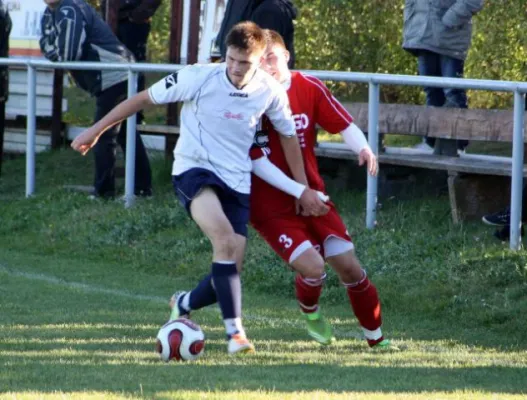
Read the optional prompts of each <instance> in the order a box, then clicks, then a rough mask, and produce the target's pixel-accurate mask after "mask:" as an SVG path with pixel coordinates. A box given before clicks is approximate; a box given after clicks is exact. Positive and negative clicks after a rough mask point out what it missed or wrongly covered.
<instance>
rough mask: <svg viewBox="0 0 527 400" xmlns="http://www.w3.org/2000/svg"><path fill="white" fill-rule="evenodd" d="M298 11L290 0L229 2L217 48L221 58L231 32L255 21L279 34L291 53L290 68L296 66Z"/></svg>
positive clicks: (230, 0) (237, 0)
mask: <svg viewBox="0 0 527 400" xmlns="http://www.w3.org/2000/svg"><path fill="white" fill-rule="evenodd" d="M296 16H297V10H296V8H295V6H294V5H293V3H292V2H291V1H290V0H229V2H228V3H227V8H226V10H225V15H224V17H223V21H222V24H221V28H220V31H219V33H218V37H217V38H216V46H218V47H219V49H220V53H221V57H222V58H223V59H224V58H225V52H226V50H227V49H226V46H225V37H226V36H227V33H228V32H229V30H230V29H231V28H232V27H233V26H234V25H236V24H237V23H238V22H241V21H253V22H254V23H256V24H258V25H259V26H260V27H261V28H263V29H271V30H273V31H276V32H278V33H279V34H280V35H281V36H282V38H283V39H284V42H285V45H286V47H287V51H289V54H290V59H289V68H294V65H295V48H294V34H295V27H294V25H293V20H294V19H296Z"/></svg>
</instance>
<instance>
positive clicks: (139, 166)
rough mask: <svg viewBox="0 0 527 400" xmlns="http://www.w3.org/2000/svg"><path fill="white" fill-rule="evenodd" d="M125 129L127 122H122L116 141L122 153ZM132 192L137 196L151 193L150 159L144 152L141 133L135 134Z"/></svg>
mask: <svg viewBox="0 0 527 400" xmlns="http://www.w3.org/2000/svg"><path fill="white" fill-rule="evenodd" d="M126 129H127V124H126V123H122V124H121V127H120V129H119V132H118V134H117V142H118V143H119V145H120V146H121V149H122V150H123V153H125V154H126ZM134 182H135V184H134V193H135V194H136V195H138V196H151V195H152V170H151V168H150V160H149V159H148V153H147V152H146V148H145V145H144V143H143V139H141V135H140V134H139V133H138V132H136V134H135V180H134Z"/></svg>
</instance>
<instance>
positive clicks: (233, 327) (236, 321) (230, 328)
mask: <svg viewBox="0 0 527 400" xmlns="http://www.w3.org/2000/svg"><path fill="white" fill-rule="evenodd" d="M223 323H224V324H225V331H226V332H227V335H228V336H231V335H234V334H235V333H239V334H241V335H243V336H245V330H244V329H243V326H242V319H241V318H227V319H224V320H223Z"/></svg>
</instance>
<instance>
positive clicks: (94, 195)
mask: <svg viewBox="0 0 527 400" xmlns="http://www.w3.org/2000/svg"><path fill="white" fill-rule="evenodd" d="M114 197H115V194H114V193H102V194H101V193H99V192H97V191H96V190H92V191H91V193H90V195H89V196H88V199H90V200H96V199H101V200H113V198H114Z"/></svg>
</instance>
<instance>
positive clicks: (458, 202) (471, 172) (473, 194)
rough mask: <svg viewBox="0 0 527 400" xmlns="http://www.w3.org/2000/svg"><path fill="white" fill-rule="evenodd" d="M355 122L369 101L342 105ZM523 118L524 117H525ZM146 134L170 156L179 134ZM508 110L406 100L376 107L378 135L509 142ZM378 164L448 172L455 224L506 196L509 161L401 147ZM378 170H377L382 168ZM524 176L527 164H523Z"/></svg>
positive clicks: (156, 130) (334, 151) (334, 152)
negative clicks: (162, 140)
mask: <svg viewBox="0 0 527 400" xmlns="http://www.w3.org/2000/svg"><path fill="white" fill-rule="evenodd" d="M344 106H345V107H346V108H347V109H348V111H349V112H350V113H351V115H353V117H354V119H355V123H356V124H357V125H358V126H359V127H361V128H362V129H363V130H365V131H366V129H367V127H368V104H367V103H344ZM526 121H527V120H526ZM137 129H138V131H139V132H140V133H141V134H146V135H160V136H164V137H165V138H166V139H167V141H166V146H165V153H166V155H167V156H170V157H171V156H172V150H173V148H174V144H175V142H176V141H177V137H178V136H179V127H176V126H164V125H138V127H137ZM512 132H513V117H512V110H477V109H458V108H444V107H427V106H418V105H405V104H381V105H380V107H379V134H380V135H391V134H397V135H411V136H424V135H426V136H430V137H435V138H438V139H465V140H469V141H471V142H474V141H483V142H504V143H511V142H512ZM315 151H316V154H317V156H318V157H320V158H330V159H335V160H356V159H357V155H356V154H354V153H353V152H352V151H351V150H349V149H348V148H347V147H346V145H344V144H342V143H328V142H322V143H319V144H318V146H317V148H316V150H315ZM379 163H380V164H381V165H390V166H400V167H410V168H419V169H429V170H435V171H446V173H447V175H448V179H447V184H448V191H449V197H450V203H451V209H452V217H453V220H454V222H459V221H460V220H462V219H464V218H479V217H480V216H481V215H483V214H485V213H488V212H491V211H495V210H496V209H498V208H500V207H502V206H503V205H506V204H509V200H510V180H509V179H504V177H510V176H511V173H512V163H511V160H507V159H506V158H504V157H492V156H476V155H461V156H456V157H452V156H444V155H434V154H431V153H425V152H423V151H415V150H412V149H401V148H390V147H388V148H383V149H381V147H380V148H379ZM382 170H383V169H382V168H381V172H382ZM524 176H527V168H524Z"/></svg>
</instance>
